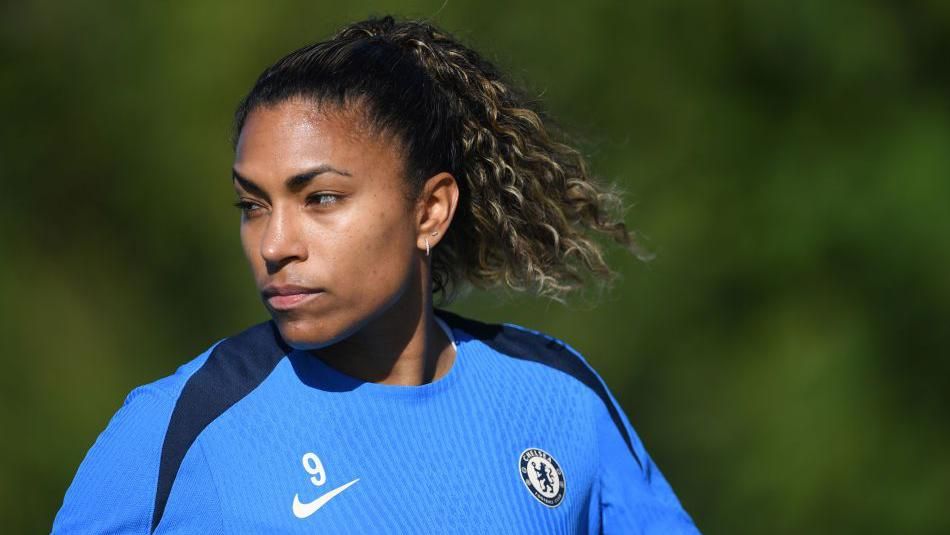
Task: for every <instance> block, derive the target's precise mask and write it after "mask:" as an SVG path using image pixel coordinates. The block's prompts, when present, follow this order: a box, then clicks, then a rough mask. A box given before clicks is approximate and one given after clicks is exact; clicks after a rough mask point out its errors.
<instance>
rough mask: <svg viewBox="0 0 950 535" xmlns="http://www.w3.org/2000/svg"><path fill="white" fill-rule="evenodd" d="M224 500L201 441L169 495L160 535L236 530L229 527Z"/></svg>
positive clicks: (159, 528)
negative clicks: (222, 504)
mask: <svg viewBox="0 0 950 535" xmlns="http://www.w3.org/2000/svg"><path fill="white" fill-rule="evenodd" d="M223 518H224V515H223V514H222V512H221V500H220V495H219V493H218V488H217V484H216V482H215V480H214V475H213V474H212V472H211V468H210V466H209V464H208V458H207V457H206V455H205V450H204V446H203V445H202V443H201V442H196V443H195V445H194V446H193V447H192V448H191V449H189V450H188V453H187V454H186V455H185V458H184V459H183V460H182V463H181V467H180V468H179V469H178V475H177V477H176V478H175V482H174V484H173V485H172V488H171V494H170V495H169V497H168V502H167V506H166V508H165V514H164V515H162V518H161V521H160V522H159V524H158V527H157V528H156V529H155V531H154V532H153V533H155V534H156V535H158V534H160V535H173V534H175V535H178V534H182V535H184V534H192V533H236V532H237V531H239V530H229V529H225V526H224V520H223Z"/></svg>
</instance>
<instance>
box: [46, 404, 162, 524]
mask: <svg viewBox="0 0 950 535" xmlns="http://www.w3.org/2000/svg"><path fill="white" fill-rule="evenodd" d="M174 405H175V399H174V398H172V397H170V396H169V395H168V394H166V393H165V392H163V391H161V390H160V389H158V388H155V387H153V386H149V385H146V386H141V387H138V388H136V389H135V390H133V391H132V392H131V393H130V394H129V395H128V396H127V397H126V399H125V402H124V403H123V404H122V407H121V408H120V409H119V410H118V412H116V413H115V415H113V416H112V419H111V420H109V423H108V425H107V426H106V428H105V430H104V431H103V432H102V433H100V434H99V437H98V438H96V441H95V443H94V444H93V445H92V447H91V448H90V449H89V451H88V452H87V453H86V456H85V458H84V459H83V461H82V463H81V464H80V465H79V470H78V471H77V472H76V476H75V477H74V478H73V481H72V484H70V486H69V489H68V490H67V491H66V496H65V498H64V499H63V505H62V507H61V508H60V510H59V512H58V513H57V514H56V518H55V519H54V520H53V529H52V533H56V534H67V533H141V534H145V533H148V532H149V528H150V526H151V520H152V504H153V496H154V494H155V481H156V474H157V473H158V461H159V457H160V455H161V448H162V440H163V439H164V436H165V427H166V425H167V423H168V419H169V417H170V416H171V412H172V407H174Z"/></svg>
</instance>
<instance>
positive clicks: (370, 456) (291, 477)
mask: <svg viewBox="0 0 950 535" xmlns="http://www.w3.org/2000/svg"><path fill="white" fill-rule="evenodd" d="M435 316H436V320H437V322H438V324H439V325H440V326H441V327H442V328H443V329H445V330H446V333H447V334H448V335H449V338H450V339H451V340H452V343H453V346H454V348H455V351H456V357H455V361H454V363H453V365H452V367H451V369H450V370H449V372H448V373H447V374H446V375H444V376H443V377H441V378H439V379H438V380H436V381H433V382H430V383H427V384H423V385H419V386H403V385H385V384H378V383H372V382H365V381H362V380H359V379H356V378H354V377H351V376H348V375H345V374H343V373H341V372H339V371H337V370H336V369H334V368H332V367H330V366H328V365H327V364H325V363H324V362H323V361H322V360H320V359H319V358H317V357H315V356H313V355H312V354H310V353H307V352H304V351H299V350H295V349H293V348H290V347H289V346H287V345H286V344H285V343H284V341H283V340H282V339H281V337H280V334H279V331H278V330H277V327H276V324H275V323H274V322H273V321H267V322H263V323H260V324H258V325H255V326H253V327H251V328H249V329H247V330H245V331H244V332H242V333H240V334H238V335H235V336H232V337H228V338H224V339H222V340H219V341H218V342H216V343H215V344H213V345H212V346H211V347H210V348H208V350H207V351H205V352H204V353H202V354H201V355H199V356H198V357H196V358H195V359H193V360H191V361H190V362H188V363H186V364H184V365H183V366H181V367H180V368H179V369H178V370H177V371H176V372H175V373H174V374H173V375H170V376H168V377H165V378H163V379H160V380H158V381H155V382H152V383H149V384H147V385H144V386H140V387H138V388H136V389H134V390H132V391H131V392H130V393H129V395H128V396H127V398H126V399H125V402H124V403H123V405H122V407H121V408H120V409H119V410H118V412H116V413H115V415H114V416H113V417H112V419H111V420H110V421H109V423H108V425H107V426H106V428H105V430H104V431H103V432H102V433H101V434H100V435H99V437H98V438H97V439H96V441H95V443H94V444H93V445H92V447H91V448H90V450H89V451H88V453H87V454H86V456H85V458H84V459H83V461H82V463H81V464H80V466H79V469H78V471H77V473H76V476H75V478H74V479H73V482H72V484H71V485H70V486H69V488H68V490H67V491H66V495H65V498H64V500H63V505H62V507H61V508H60V510H59V512H58V513H57V515H56V517H55V519H54V521H53V526H52V532H53V533H141V534H148V533H163V534H165V533H592V534H593V533H616V534H621V533H622V534H636V533H665V534H669V533H691V534H692V533H698V530H697V529H696V527H695V525H694V524H693V522H692V520H691V519H690V517H689V515H688V514H687V513H686V512H685V511H684V510H683V508H682V507H681V505H680V503H679V501H678V499H677V498H676V496H675V494H674V493H673V490H672V489H671V488H670V485H669V484H668V483H667V481H666V479H665V478H664V477H663V475H662V474H661V472H660V470H659V469H658V468H657V467H656V465H655V464H654V463H653V461H652V460H651V458H650V456H649V455H648V454H647V452H646V450H645V449H644V447H643V444H642V442H641V441H640V439H639V437H638V436H637V434H636V433H635V432H634V429H633V427H632V426H631V424H630V422H629V420H628V419H627V416H626V415H625V414H624V412H623V410H622V409H621V408H620V405H619V404H618V403H617V400H616V399H615V398H614V396H613V395H612V393H611V392H610V390H609V389H608V388H607V386H606V384H605V383H604V381H603V380H602V379H601V378H600V376H599V375H598V374H597V373H596V372H595V371H594V370H593V368H591V367H590V365H589V364H588V363H587V362H586V360H585V359H584V358H583V357H582V356H581V355H580V354H579V353H578V352H577V351H576V350H574V349H573V348H571V347H570V346H568V345H567V344H565V343H564V342H562V341H561V340H558V339H556V338H553V337H551V336H549V335H546V334H544V333H541V332H538V331H534V330H531V329H528V328H525V327H522V326H519V325H515V324H512V323H502V324H491V323H483V322H480V321H477V320H474V319H470V318H466V317H463V316H461V315H458V314H456V313H454V312H450V311H448V310H444V309H439V308H436V309H435Z"/></svg>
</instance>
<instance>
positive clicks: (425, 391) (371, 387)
mask: <svg viewBox="0 0 950 535" xmlns="http://www.w3.org/2000/svg"><path fill="white" fill-rule="evenodd" d="M433 317H434V318H435V322H436V323H437V324H438V325H439V327H441V328H442V330H443V331H444V332H445V334H446V336H448V338H449V342H450V343H451V344H452V348H453V349H454V350H455V358H454V359H453V361H452V367H451V368H449V371H448V372H446V374H445V375H443V376H442V377H440V378H438V379H436V380H434V381H430V382H428V383H425V384H421V385H391V384H383V383H374V382H372V381H365V380H363V379H360V378H358V377H353V376H352V375H349V374H346V373H343V372H341V371H339V370H337V369H336V368H334V367H332V366H330V365H329V364H327V363H326V362H324V361H323V360H322V359H321V358H320V357H317V356H316V355H313V354H310V353H308V352H307V351H302V350H297V349H295V350H294V352H295V353H299V354H300V355H301V356H303V357H305V358H304V360H305V361H306V362H307V363H308V364H309V366H310V367H312V371H313V373H314V375H313V377H312V378H311V380H315V381H316V382H317V384H315V385H314V386H316V387H318V388H320V389H322V390H327V391H331V392H352V393H357V392H359V393H362V394H369V395H373V396H383V397H386V396H392V397H402V398H413V397H420V396H430V395H433V394H436V393H438V392H442V391H444V390H446V389H448V388H451V387H452V385H453V384H455V383H457V382H458V381H459V375H460V374H461V373H463V372H462V369H463V368H464V367H465V365H464V362H465V360H466V359H465V357H464V353H465V351H463V350H462V348H463V347H464V346H465V344H464V343H463V344H458V343H456V339H457V337H456V335H455V333H454V330H453V329H452V327H451V326H449V325H448V324H447V323H446V322H445V320H443V319H442V318H440V317H438V316H437V315H436V314H435V313H433Z"/></svg>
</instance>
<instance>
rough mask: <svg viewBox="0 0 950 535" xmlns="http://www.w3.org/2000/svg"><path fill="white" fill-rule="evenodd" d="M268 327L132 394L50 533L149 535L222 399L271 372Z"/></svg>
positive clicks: (83, 466)
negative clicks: (130, 533) (136, 534)
mask: <svg viewBox="0 0 950 535" xmlns="http://www.w3.org/2000/svg"><path fill="white" fill-rule="evenodd" d="M269 323H270V322H264V323H260V324H257V325H254V326H252V327H250V328H248V329H245V330H244V331H242V332H240V333H238V334H236V335H233V336H229V337H227V338H222V339H220V340H218V341H216V342H214V343H213V344H211V345H210V346H209V347H208V348H207V349H205V350H204V351H202V352H201V353H200V354H199V355H197V356H195V357H193V358H191V359H190V360H188V361H187V362H185V363H184V364H182V365H180V366H179V367H178V368H177V369H176V370H175V372H174V373H172V374H169V375H167V376H165V377H162V378H160V379H157V380H155V381H152V382H149V383H147V384H143V385H140V386H138V387H135V388H133V389H132V390H131V391H130V392H129V393H128V394H127V395H126V396H125V399H124V401H123V403H122V405H121V406H120V407H119V409H118V410H117V411H116V412H115V413H114V414H113V415H112V417H111V418H110V419H109V422H108V424H107V425H106V427H105V429H104V430H103V431H102V432H101V433H100V434H99V435H98V437H97V438H96V440H95V442H94V443H93V444H92V446H91V447H90V448H89V450H88V451H87V452H86V455H85V457H84V458H83V460H82V462H81V463H80V465H79V468H78V470H77V471H76V474H75V476H74V478H73V481H72V483H71V484H70V485H69V488H68V489H67V490H66V494H65V497H64V499H63V505H62V507H61V508H60V510H59V512H58V513H57V515H56V518H55V520H54V523H53V531H54V532H75V531H83V532H106V531H113V530H119V531H122V530H123V529H126V530H128V529H132V528H133V527H134V531H147V530H148V528H149V527H150V526H151V525H152V519H153V512H154V511H155V510H156V509H158V510H160V509H161V508H163V507H164V501H165V499H166V498H167V492H168V490H169V489H170V487H171V483H172V481H173V479H174V477H173V476H174V473H175V472H176V471H177V468H178V466H179V465H180V463H181V460H182V458H183V457H184V454H185V452H186V451H187V449H188V447H189V446H190V445H191V443H192V441H193V440H194V438H195V436H196V435H197V433H198V432H200V429H201V428H202V427H203V424H202V423H203V422H205V423H206V422H207V421H209V419H213V418H214V417H216V415H217V413H215V410H217V409H219V407H218V404H220V403H219V400H222V399H233V398H234V397H235V396H240V394H239V392H240V391H242V389H244V388H247V384H248V380H253V378H254V377H257V376H258V375H260V373H261V367H262V366H264V367H266V366H267V364H263V365H262V364H261V362H260V361H261V360H262V359H261V358H262V357H263V358H264V360H266V358H267V357H269V356H271V355H272V354H273V353H275V352H276V351H274V348H275V347H278V345H277V344H276V342H275V340H274V338H273V333H274V331H273V330H272V328H271V326H270V325H269ZM268 348H270V349H271V351H270V353H267V352H266V350H267V349H268ZM277 350H281V348H279V347H278V349H277ZM281 356H282V355H281ZM209 404H210V405H209ZM209 406H210V410H209ZM196 411H197V412H196ZM116 474H118V475H119V476H120V477H118V478H116V477H115V476H116ZM116 503H123V504H125V505H124V506H123V507H114V505H115V504H116ZM158 517H160V514H159V515H158ZM120 528H121V529H120ZM140 528H141V529H140Z"/></svg>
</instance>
